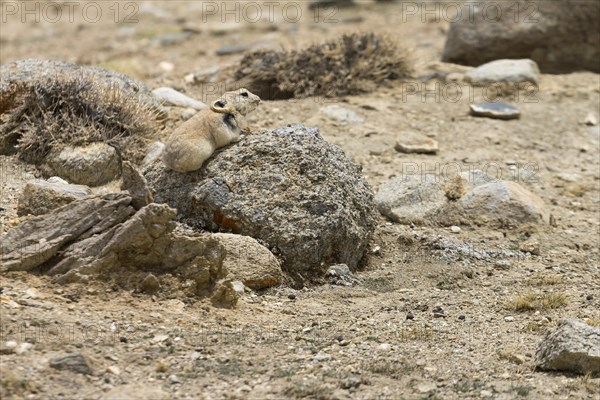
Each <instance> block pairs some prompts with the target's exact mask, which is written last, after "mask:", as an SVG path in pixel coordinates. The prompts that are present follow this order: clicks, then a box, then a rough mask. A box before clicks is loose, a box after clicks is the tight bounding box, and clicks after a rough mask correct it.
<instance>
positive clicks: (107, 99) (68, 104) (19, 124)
mask: <svg viewBox="0 0 600 400" xmlns="http://www.w3.org/2000/svg"><path fill="white" fill-rule="evenodd" d="M9 93H18V94H19V100H20V101H19V104H18V105H17V106H16V107H15V106H14V102H15V101H14V100H10V99H9V98H8V97H7V100H6V101H4V100H3V104H6V105H7V107H6V108H7V109H9V110H10V114H9V116H8V119H7V121H6V122H5V123H4V124H2V125H1V126H0V142H2V143H3V144H5V146H3V147H5V148H6V147H7V146H6V144H9V145H10V146H14V148H15V149H16V151H17V152H18V154H19V157H20V158H21V159H23V160H24V161H27V162H31V163H37V162H40V161H41V160H42V159H43V158H44V157H45V156H46V155H47V154H48V153H49V152H50V151H51V150H60V149H61V148H63V147H65V146H83V145H86V144H90V143H94V142H105V143H109V144H112V145H115V146H117V147H118V148H119V149H120V150H121V153H122V155H123V157H124V158H125V159H130V160H134V161H138V159H139V158H140V157H141V155H142V152H143V148H144V147H145V141H144V140H143V137H144V136H145V135H146V134H149V133H150V132H152V131H153V130H154V128H155V126H154V121H155V120H156V119H155V115H154V113H153V111H152V110H151V109H150V108H149V107H147V106H145V105H144V104H143V103H141V101H139V100H138V99H135V98H130V97H129V96H127V95H126V94H125V93H124V92H122V91H121V90H119V89H118V88H116V87H115V88H111V87H106V86H101V85H98V84H96V83H95V82H94V78H93V75H90V76H87V75H78V76H76V77H70V78H61V79H52V80H46V81H37V82H34V83H32V84H29V85H28V86H24V85H16V86H15V89H14V90H12V91H9ZM8 106H10V107H8Z"/></svg>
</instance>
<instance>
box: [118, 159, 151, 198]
mask: <svg viewBox="0 0 600 400" xmlns="http://www.w3.org/2000/svg"><path fill="white" fill-rule="evenodd" d="M121 175H122V178H123V182H122V183H121V190H127V191H128V192H129V194H130V195H131V198H132V200H131V205H132V206H133V207H134V208H135V209H136V210H139V209H140V208H142V207H145V206H147V205H148V204H150V203H152V201H153V200H154V199H153V198H152V192H150V189H148V182H146V178H144V176H143V175H142V174H141V173H140V171H138V169H137V168H136V167H135V166H134V165H133V164H132V163H131V162H129V161H125V162H123V171H122V174H121Z"/></svg>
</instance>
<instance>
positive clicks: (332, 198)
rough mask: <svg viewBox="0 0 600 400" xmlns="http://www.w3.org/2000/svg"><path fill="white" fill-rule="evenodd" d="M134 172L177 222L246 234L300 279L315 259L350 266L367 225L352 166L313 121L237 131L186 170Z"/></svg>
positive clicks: (366, 207) (360, 182)
mask: <svg viewBox="0 0 600 400" xmlns="http://www.w3.org/2000/svg"><path fill="white" fill-rule="evenodd" d="M142 172H143V173H144V175H145V176H146V179H147V180H148V183H149V185H150V187H151V189H152V190H153V193H154V199H155V201H157V202H165V203H167V204H169V205H170V206H171V207H175V208H177V210H178V215H179V219H180V220H181V221H182V222H185V223H187V224H188V225H191V226H193V227H196V228H206V229H209V230H212V231H219V230H224V231H229V232H233V233H239V234H243V235H247V236H251V237H254V238H256V239H258V240H260V241H261V242H262V243H265V244H266V245H267V247H268V248H269V249H271V250H272V251H273V252H274V253H275V254H276V255H277V254H280V255H281V256H282V257H283V259H284V264H283V268H284V270H285V271H286V272H288V273H290V274H291V275H292V276H294V278H298V279H300V280H302V278H301V277H302V276H303V274H307V273H317V274H319V275H321V274H322V272H323V268H324V267H323V265H331V264H335V263H345V264H347V265H348V266H349V267H350V268H355V267H356V266H357V265H358V263H359V261H360V260H361V258H362V256H363V253H364V250H365V248H366V246H367V243H368V242H369V238H370V236H371V234H372V232H373V229H374V220H373V216H372V211H371V210H372V209H373V194H372V191H371V188H370V187H369V185H368V183H367V182H366V180H365V179H364V177H363V176H362V174H361V168H360V166H358V165H355V164H353V163H352V162H351V161H350V160H349V159H348V158H347V157H346V156H345V154H344V153H343V152H342V151H341V150H340V149H339V148H338V147H336V146H333V145H331V144H329V143H327V142H325V141H324V140H323V139H322V138H321V136H320V135H319V131H318V130H317V129H316V128H305V127H303V126H301V125H292V126H290V127H286V128H279V129H275V130H273V131H269V132H265V133H261V134H247V135H244V136H243V137H242V139H241V140H240V141H239V142H238V143H235V144H233V145H231V146H228V147H226V148H224V149H223V150H222V151H220V152H218V153H217V154H215V155H214V156H213V157H211V158H210V159H209V160H208V161H207V162H206V163H205V165H204V166H203V167H202V168H201V169H200V170H198V171H194V172H191V173H187V174H180V173H177V172H174V171H170V170H167V169H166V168H165V167H164V166H163V165H162V163H160V162H157V163H154V164H152V165H151V166H150V167H148V168H147V169H146V170H144V171H142Z"/></svg>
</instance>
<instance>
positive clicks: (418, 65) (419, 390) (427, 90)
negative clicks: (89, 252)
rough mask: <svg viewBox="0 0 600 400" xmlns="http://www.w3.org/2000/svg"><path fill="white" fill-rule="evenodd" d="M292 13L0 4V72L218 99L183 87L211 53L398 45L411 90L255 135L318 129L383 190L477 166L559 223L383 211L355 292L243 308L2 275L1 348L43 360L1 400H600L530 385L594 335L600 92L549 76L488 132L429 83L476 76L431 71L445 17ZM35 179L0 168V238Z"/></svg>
mask: <svg viewBox="0 0 600 400" xmlns="http://www.w3.org/2000/svg"><path fill="white" fill-rule="evenodd" d="M6 3H13V5H15V6H16V7H25V3H27V4H31V7H33V4H38V5H39V4H41V5H42V6H41V7H42V8H41V9H40V10H39V13H40V15H41V18H40V20H39V21H38V22H36V21H35V20H34V19H35V18H34V16H33V15H25V14H23V10H21V9H18V10H17V11H16V14H14V15H7V8H6V5H7V4H6ZM88 3H90V2H88ZM91 3H94V2H91ZM98 3H99V2H96V3H94V4H98ZM289 3H292V5H293V6H288V7H287V8H285V6H284V5H283V3H282V4H279V3H277V4H278V5H275V6H273V8H272V9H271V12H269V9H268V8H267V7H266V6H264V5H263V6H262V8H259V9H260V12H261V13H262V18H258V19H255V18H254V17H253V16H254V14H252V12H254V11H253V10H252V9H250V8H248V7H249V6H248V3H246V2H241V3H238V2H236V3H235V4H237V7H238V8H239V9H236V10H237V11H233V12H232V14H231V15H230V14H227V13H224V11H223V10H222V9H220V8H219V7H225V5H224V4H225V3H221V2H194V1H172V2H167V1H152V2H150V1H145V2H106V3H103V8H102V10H103V13H102V15H101V16H100V17H99V18H97V21H95V18H90V15H88V14H85V13H83V10H84V9H85V6H82V4H83V5H85V4H86V3H81V4H79V3H78V4H79V5H78V6H76V7H75V8H74V10H73V19H72V21H70V20H69V13H68V10H67V8H65V7H66V6H65V7H63V9H62V10H63V14H62V16H61V17H60V18H59V20H58V21H57V22H54V23H52V21H49V20H48V19H49V17H51V16H52V15H54V14H51V12H52V10H49V9H46V11H47V12H48V13H50V14H48V15H45V14H43V10H44V5H45V4H46V2H3V3H2V7H3V8H2V11H3V12H4V14H2V18H6V20H3V21H2V24H1V28H0V29H1V32H0V62H1V63H2V64H5V63H8V62H11V61H15V60H19V59H25V58H40V59H57V60H64V61H70V62H76V63H79V64H84V65H100V66H103V67H105V68H108V69H113V70H116V71H119V72H123V73H126V74H128V75H130V76H132V77H134V78H136V79H139V80H141V81H143V82H145V83H146V84H147V85H148V86H149V87H150V88H156V87H162V86H168V87H172V88H175V89H177V90H180V91H181V92H184V93H185V94H187V95H188V96H191V97H193V98H196V99H198V100H201V101H205V102H208V101H210V100H212V99H214V98H216V97H218V96H219V95H220V93H221V92H223V91H224V90H225V88H224V87H222V85H219V82H218V81H217V82H215V83H211V84H193V83H189V79H188V80H186V76H188V75H189V74H191V73H197V72H198V71H202V70H206V69H210V68H214V67H226V66H228V65H235V64H236V63H239V60H240V58H241V56H242V53H239V52H238V53H235V54H225V55H217V53H222V52H223V51H222V50H223V48H224V47H225V46H238V45H240V46H246V45H248V46H250V47H252V46H255V45H260V46H266V47H268V48H272V49H299V48H302V47H305V46H308V45H310V44H313V43H319V42H321V41H323V40H326V39H330V38H335V37H337V36H339V35H341V34H343V33H348V32H357V31H365V32H368V31H376V32H380V33H387V34H389V35H390V36H391V37H392V38H393V39H394V40H396V41H397V43H398V44H400V45H401V46H403V47H406V48H408V49H410V57H411V60H412V62H413V64H414V68H415V72H414V79H413V81H412V82H410V85H412V86H410V88H411V89H410V90H409V89H408V88H409V84H407V83H406V82H404V83H403V82H396V83H392V84H391V85H389V86H386V87H382V88H380V89H379V90H377V91H375V92H372V93H370V94H366V95H361V96H346V97H343V98H337V97H336V98H325V97H311V98H306V99H292V100H279V101H263V103H262V104H261V105H260V107H259V109H258V110H257V112H256V113H254V114H252V115H251V116H250V119H249V121H250V124H251V127H252V129H253V130H257V131H258V130H261V129H272V128H275V127H279V126H285V125H286V124H289V123H295V122H298V123H302V124H305V125H308V126H318V127H319V129H320V131H321V134H322V136H323V137H324V138H325V139H326V140H327V141H329V142H331V143H333V144H336V145H338V146H340V148H341V149H342V150H343V151H344V152H345V153H346V154H347V155H348V156H349V157H350V158H351V159H352V160H353V161H354V162H356V163H359V164H361V165H362V166H363V173H364V175H365V177H366V179H367V180H368V182H369V183H370V184H371V185H372V187H373V190H374V191H375V192H376V191H377V188H378V187H379V186H380V185H381V184H382V183H384V182H387V181H388V180H389V179H390V177H393V176H399V175H401V174H403V173H407V171H410V172H411V173H421V174H424V175H426V174H431V173H438V174H444V173H446V172H447V171H449V170H450V169H453V170H456V169H458V170H460V171H461V172H468V171H472V170H474V169H484V170H486V171H487V172H488V174H495V175H496V176H498V177H501V178H502V179H506V180H513V181H516V182H518V183H519V184H520V185H522V186H524V187H525V188H527V189H529V190H530V191H532V192H533V193H535V194H537V195H538V196H540V197H541V198H542V199H543V201H544V203H545V204H546V206H547V208H548V210H549V212H550V213H551V215H552V223H551V224H539V225H534V226H529V225H527V226H522V227H519V228H515V229H509V228H506V229H500V228H492V227H488V226H485V225H484V226H461V230H460V232H458V233H455V232H453V231H451V229H450V228H449V227H437V226H408V225H402V224H397V223H392V222H389V221H388V220H386V219H385V218H384V217H382V216H380V215H379V214H378V213H376V211H375V213H376V214H377V227H376V230H375V234H374V235H373V238H372V240H371V243H370V245H369V249H368V255H367V262H366V265H365V266H364V268H363V269H361V270H359V271H355V273H354V277H355V278H357V283H355V284H354V285H352V286H339V285H329V284H325V285H321V286H311V287H305V288H303V289H299V290H296V289H293V288H291V287H277V288H271V289H268V290H266V291H264V292H248V293H246V294H245V295H244V296H243V297H242V298H241V300H240V301H239V303H238V306H237V307H236V308H235V309H231V310H228V309H219V308H215V307H213V306H212V305H211V304H210V302H209V301H207V300H203V299H195V298H180V297H178V296H177V294H176V293H170V292H169V291H161V292H159V293H157V294H156V295H152V296H150V295H147V294H140V293H136V292H127V291H124V290H122V289H120V288H118V287H116V286H115V287H113V286H112V285H107V284H106V283H104V282H98V281H92V282H90V283H87V284H81V283H77V284H71V285H58V284H54V283H51V282H50V279H49V278H48V277H45V276H37V275H33V274H29V273H25V272H10V273H6V274H3V275H2V276H0V287H1V289H0V291H1V292H0V294H1V295H2V296H3V297H2V303H1V304H0V318H1V320H0V328H1V331H0V333H1V335H2V336H1V342H2V343H4V342H6V341H8V340H14V341H16V342H18V343H19V344H21V343H30V344H32V346H22V347H21V349H22V350H23V351H19V352H8V351H7V352H3V353H4V354H0V397H1V398H3V399H82V400H83V399H86V400H87V399H100V398H103V396H107V394H110V395H111V396H112V397H110V396H109V397H106V398H122V399H154V398H156V399H159V398H160V399H163V398H165V399H166V398H173V399H175V398H176V399H287V398H292V399H293V398H298V399H300V398H309V399H340V400H341V399H425V398H427V399H520V398H528V399H599V398H600V378H598V377H593V376H589V375H585V376H581V375H574V374H573V375H571V374H568V373H559V372H544V371H538V370H536V369H535V352H536V349H537V346H538V344H539V343H540V341H541V340H542V339H543V337H544V335H545V334H546V332H547V331H548V330H551V329H553V328H554V327H555V326H556V323H557V321H558V320H560V319H561V318H563V317H573V318H579V319H582V320H584V321H587V322H588V323H589V324H590V325H596V326H598V324H600V267H599V265H600V250H599V244H600V243H599V242H600V156H599V155H600V143H599V140H600V130H599V126H598V124H597V122H596V124H595V126H594V124H593V123H592V124H586V123H585V120H586V116H587V115H588V114H589V113H590V112H592V113H596V116H597V115H598V110H599V105H600V76H599V75H598V74H594V73H591V72H577V73H571V74H565V75H549V74H543V75H542V78H541V82H540V85H539V90H538V91H537V92H535V93H533V94H531V93H528V94H527V93H520V96H519V97H518V98H514V97H513V98H511V99H510V100H511V102H512V103H513V104H515V105H516V106H517V107H518V109H519V110H520V111H521V114H522V115H521V118H520V119H517V120H510V121H504V120H495V119H488V118H476V117H473V116H470V115H469V103H471V102H472V101H475V100H481V99H482V98H483V97H484V93H483V92H482V89H481V88H477V89H475V88H472V87H471V86H469V85H466V84H460V85H459V86H458V87H460V88H461V89H460V92H459V95H457V94H456V87H457V85H453V86H452V87H448V86H447V85H448V84H447V83H446V81H444V80H429V81H427V82H425V79H423V80H421V79H419V78H420V77H425V76H428V75H431V74H432V73H434V72H436V71H442V72H444V73H451V72H462V71H464V70H465V69H466V67H460V66H456V65H452V64H444V63H441V62H440V61H439V60H440V58H441V53H442V49H443V47H444V42H445V38H446V33H447V31H448V28H449V22H448V21H446V20H444V18H442V17H439V16H438V17H436V16H435V14H428V15H421V14H416V15H412V16H407V15H405V14H403V13H402V6H401V5H400V4H393V3H389V4H388V3H372V2H361V3H360V4H358V5H357V6H356V7H353V8H345V9H340V10H337V11H336V12H335V13H334V14H332V15H317V14H315V12H314V11H309V10H308V8H307V4H306V3H304V2H296V3H293V2H289ZM54 4H56V3H54ZM207 4H208V5H210V6H214V7H216V9H214V8H210V9H206V7H207ZM231 4H232V5H231V8H232V9H233V2H232V3H231ZM257 4H259V7H260V4H263V3H260V2H259V3H257ZM431 4H437V3H431ZM203 7H204V11H205V14H204V15H203V14H202V11H203ZM11 10H12V9H11ZM298 10H301V14H299V15H296V11H298ZM54 11H55V10H54ZM208 11H210V13H209V12H208ZM86 12H91V9H87V11H86ZM236 13H237V14H236ZM209 14H210V15H209ZM84 17H85V18H84ZM421 17H423V18H421ZM22 19H24V21H22ZM86 19H87V21H86ZM236 19H237V20H238V21H236ZM217 50H220V51H217ZM414 87H416V88H417V89H418V90H417V91H416V93H413V92H414V90H413V88H414ZM450 89H452V90H454V92H452V91H451V90H450ZM330 104H338V105H341V106H343V107H344V108H347V109H350V110H353V111H355V112H356V113H357V114H358V115H360V116H361V117H362V118H364V122H363V123H360V124H354V125H341V124H338V123H335V122H333V121H331V120H329V119H327V118H325V117H324V116H323V115H322V114H320V113H319V109H321V108H322V107H323V106H326V105H330ZM181 110H182V109H181V108H175V107H173V108H171V110H170V112H169V119H168V121H167V123H166V125H165V127H164V128H163V129H162V130H160V131H157V132H156V137H155V138H156V139H162V140H164V138H165V137H166V136H168V135H169V133H170V132H171V130H172V129H173V126H176V125H177V124H178V123H180V117H179V115H180V113H181ZM407 132H417V133H421V134H424V135H426V136H428V137H430V138H433V139H435V140H437V141H438V142H439V147H440V150H439V152H438V153H437V154H436V155H422V154H403V153H400V152H397V151H396V150H395V149H394V146H395V144H396V141H397V139H398V135H399V134H401V133H407ZM35 174H36V172H35V168H33V167H31V166H28V165H26V164H23V163H22V162H21V161H19V160H17V159H16V157H15V156H0V194H1V196H0V207H1V208H0V223H1V224H2V227H1V232H2V233H4V232H6V230H8V229H9V228H10V227H12V226H14V225H15V224H16V223H17V222H18V219H17V217H16V198H17V195H18V193H19V190H20V189H21V188H22V187H23V186H24V184H25V183H26V182H27V180H29V179H31V178H32V177H33V176H34V175H35ZM528 298H537V300H535V301H531V303H532V304H530V306H531V307H530V308H531V309H530V310H528V311H521V310H520V309H519V304H517V303H518V301H521V302H523V301H525V302H526V301H528V300H527V299H528ZM538 300H540V301H538ZM440 309H441V310H440ZM68 352H77V353H82V354H84V355H86V356H87V357H89V358H90V360H91V367H92V369H93V374H91V375H84V374H79V373H76V372H73V371H63V370H59V369H55V368H51V367H49V365H48V360H49V359H50V358H52V357H54V356H57V355H61V354H65V353H68Z"/></svg>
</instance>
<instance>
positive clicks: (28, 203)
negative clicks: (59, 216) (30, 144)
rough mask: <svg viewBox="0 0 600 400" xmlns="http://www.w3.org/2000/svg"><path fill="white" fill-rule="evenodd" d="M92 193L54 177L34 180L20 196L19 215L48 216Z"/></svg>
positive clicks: (88, 189)
mask: <svg viewBox="0 0 600 400" xmlns="http://www.w3.org/2000/svg"><path fill="white" fill-rule="evenodd" d="M91 193H92V191H91V190H90V188H89V187H87V186H84V185H70V184H68V183H67V182H66V181H64V180H62V179H60V178H57V177H53V178H50V179H48V180H47V181H46V180H43V179H34V180H32V181H29V182H27V184H25V187H24V188H23V192H21V195H20V196H19V200H18V205H17V215H19V216H22V215H28V214H30V215H40V214H46V213H48V212H49V211H51V210H54V209H55V208H58V207H61V206H64V205H65V204H69V203H70V202H72V201H73V200H77V199H81V198H83V197H85V196H88V195H90V194H91Z"/></svg>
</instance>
